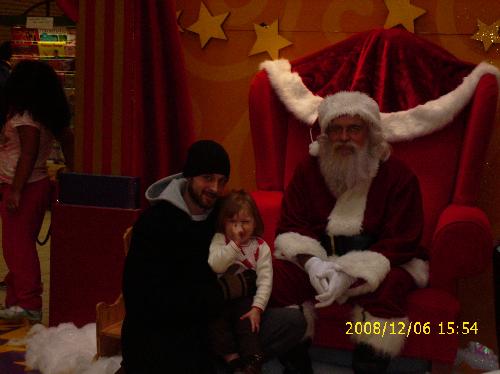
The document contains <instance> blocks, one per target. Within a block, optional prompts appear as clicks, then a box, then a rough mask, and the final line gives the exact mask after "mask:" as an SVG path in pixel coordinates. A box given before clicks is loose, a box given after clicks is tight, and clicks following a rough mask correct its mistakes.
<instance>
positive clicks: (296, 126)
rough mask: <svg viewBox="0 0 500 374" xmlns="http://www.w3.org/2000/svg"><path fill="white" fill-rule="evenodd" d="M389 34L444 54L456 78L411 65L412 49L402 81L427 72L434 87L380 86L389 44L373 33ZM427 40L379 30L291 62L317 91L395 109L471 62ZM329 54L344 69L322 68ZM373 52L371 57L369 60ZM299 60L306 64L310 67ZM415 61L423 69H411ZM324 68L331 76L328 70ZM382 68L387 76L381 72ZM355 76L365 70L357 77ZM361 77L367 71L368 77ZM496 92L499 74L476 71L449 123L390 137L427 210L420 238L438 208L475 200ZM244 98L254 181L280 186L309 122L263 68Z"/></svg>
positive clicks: (300, 152) (432, 57) (429, 96)
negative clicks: (349, 93) (469, 93)
mask: <svg viewBox="0 0 500 374" xmlns="http://www.w3.org/2000/svg"><path fill="white" fill-rule="evenodd" d="M408 34H409V35H408ZM387 35H389V37H388V39H389V40H386V39H387V38H386V37H387ZM394 35H396V37H397V42H398V43H399V42H401V40H403V41H404V48H406V49H408V50H412V47H409V46H412V43H413V44H416V45H417V46H418V48H416V49H417V50H418V51H414V53H415V55H418V59H420V60H423V61H424V62H425V59H426V58H428V59H429V60H428V61H427V63H428V62H429V61H433V63H434V64H435V66H438V67H439V66H441V65H444V62H443V60H444V59H447V64H446V69H448V70H449V71H453V72H454V75H453V76H452V77H449V78H448V79H449V80H451V81H454V84H455V86H453V85H452V86H451V87H450V85H449V84H445V85H443V84H441V83H442V82H441V81H442V79H441V81H440V80H439V79H438V78H439V76H438V75H439V74H440V73H441V71H442V69H439V68H436V74H434V72H433V71H429V69H428V67H426V66H425V64H423V65H421V66H415V61H413V60H412V61H410V60H411V56H409V57H408V60H409V61H410V62H409V64H411V65H410V66H411V74H414V75H415V77H416V78H415V79H414V80H411V79H409V80H407V81H405V82H404V84H405V85H408V84H409V83H412V84H413V86H412V85H411V84H409V86H410V88H409V90H410V91H411V89H412V87H413V89H414V90H417V89H418V90H422V91H425V90H426V88H425V87H421V86H423V85H424V84H423V83H422V82H420V81H419V78H418V77H419V76H422V75H423V76H425V78H422V77H421V78H420V79H421V80H422V79H426V83H425V84H428V85H429V86H430V87H431V86H432V85H435V86H438V87H439V89H434V88H433V87H431V88H432V89H429V90H428V91H429V92H427V93H425V92H424V93H422V92H420V91H419V92H418V95H416V94H414V93H413V94H411V95H409V96H410V97H412V99H413V101H412V100H410V99H408V98H406V97H404V95H399V96H398V97H396V95H395V94H394V92H391V90H395V89H396V88H397V87H395V86H394V82H391V83H390V84H387V85H386V86H387V87H385V88H381V87H380V86H381V83H380V80H383V81H384V80H385V81H387V80H388V77H387V76H386V75H387V69H385V70H384V73H383V74H382V73H381V69H380V64H383V63H386V62H384V61H383V60H384V59H387V58H388V53H387V49H390V48H381V47H380V46H379V44H380V43H381V42H380V41H378V42H377V43H378V44H377V43H375V42H374V41H373V39H377V40H378V39H380V38H384V42H385V43H386V44H385V47H387V45H388V44H391V43H392V39H393V38H394ZM391 38H392V39H391ZM398 43H395V44H398ZM340 44H341V45H340ZM375 44H376V49H377V51H376V53H375V52H373V53H372V52H371V50H372V49H373V48H375V47H373V45H375ZM393 44H394V43H393ZM339 45H340V47H339ZM367 45H368V46H367ZM429 45H430V43H428V42H422V41H421V40H420V39H418V38H417V37H416V36H414V35H413V34H410V33H404V32H401V31H393V32H392V31H391V32H390V31H389V30H385V31H378V30H377V31H375V32H371V33H364V34H361V35H359V36H355V37H353V38H351V40H347V41H346V42H341V43H339V44H338V45H334V46H332V47H329V48H327V49H325V50H323V51H320V52H318V53H316V54H314V55H311V56H306V57H304V58H302V59H300V60H297V61H296V62H291V65H292V70H293V71H296V72H298V73H299V75H300V76H301V78H302V80H303V81H304V83H305V84H306V86H308V88H309V89H310V90H311V91H312V92H314V93H315V94H317V95H319V96H326V94H329V93H334V92H337V91H339V90H341V89H344V90H360V91H364V92H367V93H368V94H370V95H371V96H372V97H374V98H375V99H376V101H377V102H378V103H379V106H380V108H381V111H383V112H395V111H398V110H406V109H408V108H412V107H414V106H416V105H418V104H422V103H424V102H426V101H429V100H433V99H435V98H438V97H440V96H442V95H444V94H446V93H447V92H449V91H451V90H453V89H454V87H456V86H457V85H458V84H459V83H460V82H461V80H462V78H463V77H464V76H466V75H467V74H468V73H469V72H470V71H471V70H472V68H473V66H471V65H469V64H466V63H463V62H460V61H458V60H456V59H455V58H454V57H452V56H451V55H449V54H447V53H443V52H442V51H441V50H440V49H439V48H438V47H436V46H434V45H430V46H429ZM358 46H360V47H359V48H358V49H359V51H358V52H357V55H353V52H352V50H353V49H356V48H357V47H358ZM395 48H396V49H399V45H396V47H395ZM367 49H368V50H369V51H368V52H367V51H366V50H367ZM346 50H348V51H349V53H350V54H351V57H349V56H348V57H344V58H342V59H341V60H342V61H340V62H338V61H337V60H338V59H339V57H337V56H342V52H345V51H346ZM381 50H383V52H381ZM332 51H335V53H333V52H332ZM429 51H430V52H429ZM438 52H439V53H438ZM369 54H373V56H372V57H371V59H368V58H366V55H369ZM436 54H438V55H439V57H440V58H441V60H437V59H436ZM330 55H331V56H333V57H331V58H332V59H334V60H335V59H337V60H336V61H335V63H333V62H332V63H331V65H335V67H336V68H337V70H340V71H341V72H342V74H341V75H340V76H339V75H338V74H336V73H331V72H329V71H328V72H326V73H325V68H324V67H323V65H325V64H328V62H327V61H326V62H325V59H326V58H327V57H329V56H330ZM361 56H364V58H365V60H364V65H363V66H360V64H361V62H360V59H362V57H361ZM450 56H451V57H450ZM349 58H351V59H353V60H354V61H355V62H346V61H345V60H346V59H349ZM415 58H417V57H415ZM373 59H375V62H374V61H372V60H373ZM377 59H378V60H377ZM448 60H449V61H448ZM318 61H321V63H318ZM377 61H378V62H377ZM450 61H451V62H450ZM403 62H404V61H403ZM314 64H316V65H314ZM346 65H347V66H349V67H350V68H349V69H348V70H346V68H344V67H345V66H346ZM351 65H353V66H351ZM304 66H307V69H306V68H305V67H304ZM311 66H318V69H319V70H320V71H319V72H317V73H316V74H314V73H311V71H310V70H308V69H312V68H311ZM450 66H453V68H451V67H450ZM418 68H422V69H427V70H425V71H424V70H422V71H418V70H417V71H414V70H415V69H418ZM403 70H404V67H401V66H400V67H399V70H398V71H396V72H395V73H394V74H395V78H394V79H395V80H398V79H399V78H398V77H400V76H401V75H403V74H404V73H408V72H405V71H403ZM389 72H390V69H389ZM325 74H326V76H328V78H325ZM356 74H357V76H356ZM344 75H348V76H350V79H351V80H349V79H346V78H345V76H344ZM381 75H384V77H380V76H381ZM434 75H436V76H435V79H436V80H435V81H434V82H430V83H429V82H427V80H428V79H430V78H432V77H433V76H434ZM358 76H362V77H363V78H362V79H359V80H356V79H357V77H358ZM311 77H312V78H311ZM366 77H370V79H367V78H366ZM337 78H339V81H340V83H337V82H335V79H337ZM311 79H313V80H314V82H312V81H311ZM318 82H319V83H318ZM325 82H326V83H325ZM415 87H416V88H415ZM497 95H498V86H497V81H496V78H495V77H494V76H493V75H491V74H486V75H484V76H483V77H482V78H481V80H480V82H479V84H478V86H477V88H476V91H475V94H474V96H473V98H472V100H471V102H470V103H469V105H468V106H467V107H466V108H464V109H463V110H462V112H461V113H460V114H459V115H458V116H457V117H456V118H455V119H454V120H453V121H451V122H450V123H449V125H447V126H446V127H444V128H443V129H442V130H440V131H437V132H434V133H432V134H430V135H426V136H423V137H420V138H417V139H413V140H411V141H404V142H399V143H394V144H392V146H393V155H394V156H395V157H397V158H399V159H401V160H403V161H404V162H405V163H406V164H407V165H408V166H409V167H410V168H411V169H412V170H413V171H414V172H415V174H416V175H417V177H418V179H419V182H420V186H421V190H422V194H423V201H424V213H425V230H424V236H423V240H422V244H423V245H424V246H426V247H427V246H428V245H429V243H430V241H431V239H432V234H433V232H434V229H435V226H436V223H437V220H438V218H439V214H440V213H441V212H442V211H443V209H444V208H445V207H446V206H448V205H449V204H452V203H454V204H463V205H475V204H476V201H477V198H478V191H479V185H480V177H481V170H482V165H483V162H484V158H485V153H486V148H487V145H488V143H489V139H490V135H491V132H492V128H493V123H494V116H495V112H496V104H497ZM249 103H250V109H249V110H250V123H251V130H252V138H253V144H254V148H255V153H256V177H257V188H258V189H259V190H277V191H283V190H284V188H285V187H286V185H287V183H288V181H289V180H290V178H291V175H292V173H293V171H294V169H295V166H296V165H297V163H298V161H299V160H301V159H302V158H303V157H305V156H306V154H307V152H308V144H309V142H310V134H309V128H308V127H307V126H306V125H305V124H304V123H302V122H301V121H299V120H298V119H297V118H295V117H294V115H292V114H291V113H290V112H289V111H287V109H286V108H285V107H284V106H283V104H282V102H281V100H280V99H279V98H278V97H277V95H276V94H275V92H274V89H273V87H272V86H271V84H270V83H269V79H268V76H267V73H266V72H265V71H261V72H259V73H258V74H257V75H256V77H255V78H254V80H253V82H252V84H251V87H250V98H249ZM314 131H315V134H317V133H318V129H317V125H316V126H315V128H314Z"/></svg>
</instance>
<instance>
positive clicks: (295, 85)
mask: <svg viewBox="0 0 500 374" xmlns="http://www.w3.org/2000/svg"><path fill="white" fill-rule="evenodd" d="M260 66H261V69H265V70H266V71H267V74H268V77H269V81H270V83H271V85H272V87H273V88H274V90H275V92H276V94H277V95H278V97H279V98H280V100H281V101H282V102H283V104H284V105H285V107H286V108H287V109H288V110H289V111H290V112H291V113H292V114H293V115H294V116H295V117H296V118H298V119H299V120H301V121H303V122H305V123H306V124H308V125H310V126H311V125H312V124H314V122H315V121H316V119H317V118H318V115H317V110H318V107H319V105H320V103H321V100H322V99H321V97H319V96H317V95H314V94H313V93H312V92H311V91H309V89H308V88H307V87H306V86H305V85H304V83H303V82H302V79H301V78H300V76H299V75H298V74H297V73H292V71H291V65H290V63H289V62H288V61H287V60H276V61H265V62H263V63H262V64H261V65H260ZM485 74H493V75H494V76H496V78H497V80H498V81H499V86H500V71H499V70H498V69H497V68H496V67H495V66H493V65H490V64H488V63H486V62H481V63H480V64H479V65H477V66H476V67H475V68H474V70H473V71H472V72H471V73H470V74H469V75H468V76H466V77H465V78H464V80H463V82H462V83H461V84H460V85H459V86H458V87H457V88H455V89H454V90H453V91H451V92H449V93H447V94H445V95H443V96H441V97H439V98H437V99H435V100H431V101H428V102H427V103H425V104H421V105H418V106H416V107H414V108H410V109H408V110H403V111H399V112H394V113H380V117H381V127H382V131H383V134H384V137H385V140H387V141H388V142H398V141H404V140H411V139H415V138H418V137H421V136H424V135H428V134H430V133H433V132H435V131H438V130H440V129H442V128H443V127H445V126H446V125H447V124H448V123H450V122H451V120H452V119H453V118H454V117H455V116H456V115H457V114H458V113H460V111H461V110H462V109H463V108H464V107H465V106H466V105H467V103H468V102H469V101H470V99H471V97H472V95H473V94H474V92H475V90H476V86H477V84H478V82H479V80H480V79H481V77H482V76H483V75H485Z"/></svg>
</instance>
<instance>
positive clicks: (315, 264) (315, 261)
mask: <svg viewBox="0 0 500 374" xmlns="http://www.w3.org/2000/svg"><path fill="white" fill-rule="evenodd" d="M304 270H305V271H306V272H307V274H309V280H310V282H311V285H312V286H313V287H314V289H315V290H316V292H317V293H318V294H323V293H325V292H327V290H328V282H327V279H324V276H320V274H325V273H326V272H328V271H329V270H334V267H333V263H332V262H329V261H323V260H321V259H319V258H318V257H311V258H310V259H309V260H307V261H306V262H305V264H304Z"/></svg>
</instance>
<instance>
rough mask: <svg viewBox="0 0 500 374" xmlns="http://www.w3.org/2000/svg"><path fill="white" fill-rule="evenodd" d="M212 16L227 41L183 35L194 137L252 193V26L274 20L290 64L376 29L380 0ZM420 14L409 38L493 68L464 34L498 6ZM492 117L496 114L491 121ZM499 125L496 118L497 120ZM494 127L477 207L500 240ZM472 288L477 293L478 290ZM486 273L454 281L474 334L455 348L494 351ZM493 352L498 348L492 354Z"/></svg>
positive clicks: (497, 54) (186, 16) (218, 3)
mask: <svg viewBox="0 0 500 374" xmlns="http://www.w3.org/2000/svg"><path fill="white" fill-rule="evenodd" d="M204 3H205V5H206V6H207V8H208V9H209V10H210V12H211V13H212V14H213V15H218V14H222V13H225V12H230V15H229V17H228V18H227V19H226V21H225V23H224V24H223V29H224V31H225V34H226V36H227V40H219V39H212V40H210V41H209V42H208V44H207V45H206V46H205V48H204V49H201V47H200V42H199V38H198V35H197V34H194V33H192V32H190V31H187V30H184V32H183V33H182V34H181V40H182V44H183V47H184V55H185V60H186V67H187V71H188V80H189V86H190V90H191V95H192V100H193V110H194V118H195V126H196V134H197V136H198V138H213V139H216V140H218V141H220V142H222V144H223V145H224V146H225V147H226V149H227V150H228V152H229V153H230V156H231V160H232V164H233V172H232V176H231V182H230V187H244V188H246V189H250V190H251V189H253V188H255V182H254V179H255V164H254V160H253V147H252V142H251V138H250V129H249V119H248V105H247V95H248V86H249V82H250V80H251V78H252V76H253V75H254V74H255V72H256V71H257V69H258V66H259V63H260V62H262V61H264V60H266V59H269V58H270V57H269V56H268V55H267V54H266V53H261V54H258V55H254V56H250V57H249V56H248V53H249V51H250V50H251V49H252V46H253V44H254V42H255V39H256V34H255V32H254V28H253V24H254V23H256V24H260V23H262V22H265V23H267V24H271V23H272V22H273V21H274V20H276V19H278V18H279V22H280V27H279V30H280V35H282V36H283V37H285V38H286V39H288V40H289V41H291V42H292V43H293V45H291V46H289V47H287V48H284V49H282V50H281V53H280V57H281V58H287V59H294V58H297V57H300V56H303V55H305V54H308V53H310V52H314V51H317V50H319V49H321V48H323V47H326V46H328V45H330V44H333V43H336V42H338V41H340V40H343V39H345V38H347V37H349V36H350V35H352V34H353V33H357V32H360V31H365V30H369V29H373V28H379V27H383V26H384V23H385V20H386V17H387V15H388V10H387V7H386V5H385V3H384V1H382V0H350V1H347V0H333V1H332V0H314V1H305V0H304V1H301V0H288V1H285V0H226V1H222V0H205V1H204ZM411 3H412V4H414V5H415V6H418V7H420V8H423V9H425V10H427V13H426V14H424V15H423V16H421V17H420V18H418V19H417V20H416V21H415V22H414V25H415V33H416V34H417V35H419V36H421V37H423V38H425V39H427V40H429V41H431V42H433V43H435V44H438V45H440V46H442V47H444V48H445V49H447V50H448V51H450V52H451V53H453V54H454V55H455V56H457V57H458V58H460V59H462V60H466V61H470V62H474V63H478V62H480V61H488V62H490V63H492V64H494V65H496V66H497V67H500V44H494V45H493V46H492V47H491V48H490V49H489V51H488V52H485V51H484V49H483V44H482V43H481V42H479V41H475V40H472V39H471V38H470V37H471V36H472V35H473V34H474V33H475V32H476V31H477V27H476V25H477V19H480V20H481V21H483V22H484V23H486V24H488V25H490V24H492V23H493V22H495V21H500V1H493V0H489V1H488V0H476V1H471V0H455V1H453V0H449V1H445V0H412V1H411ZM176 4H177V7H176V8H177V10H178V11H182V13H181V15H180V17H179V20H178V22H179V25H180V26H181V27H182V28H184V29H186V28H187V27H189V26H191V25H192V24H193V23H194V22H195V21H196V20H197V18H198V10H199V6H200V2H199V1H193V0H191V1H190V0H177V1H176ZM499 118H500V116H499ZM499 122H500V121H499ZM499 171H500V128H499V127H498V126H497V130H496V131H495V133H494V135H493V139H492V141H491V146H490V148H489V152H488V161H487V163H486V165H485V175H484V180H483V182H482V189H481V198H480V206H481V207H482V208H483V209H484V210H485V211H486V213H487V215H488V216H489V218H490V220H491V223H492V226H493V231H494V235H495V237H500V193H499V192H498V191H500V172H499ZM478 290H480V291H481V292H478ZM491 295H492V280H491V269H490V271H489V272H488V273H487V274H485V275H482V276H480V277H476V278H472V279H468V280H464V281H463V282H461V284H460V297H461V299H462V304H463V305H464V308H463V312H462V318H463V320H464V321H471V322H472V321H479V324H480V332H479V336H478V337H475V336H465V337H463V338H462V343H463V344H465V342H467V341H469V340H479V341H481V342H482V343H483V344H486V345H488V346H489V347H492V348H495V350H496V342H495V335H494V326H495V324H494V315H493V299H492V296H491ZM496 351H497V352H498V350H496Z"/></svg>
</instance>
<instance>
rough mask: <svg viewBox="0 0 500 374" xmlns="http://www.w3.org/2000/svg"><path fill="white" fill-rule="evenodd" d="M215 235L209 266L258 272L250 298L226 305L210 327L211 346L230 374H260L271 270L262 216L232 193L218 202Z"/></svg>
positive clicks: (246, 199)
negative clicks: (261, 336) (263, 316)
mask: <svg viewBox="0 0 500 374" xmlns="http://www.w3.org/2000/svg"><path fill="white" fill-rule="evenodd" d="M217 231H218V232H217V233H216V234H215V235H214V237H213V239H212V243H211V245H210V254H209V257H208V263H209V264H210V266H211V268H212V270H213V271H214V272H216V273H219V274H222V273H225V272H232V273H234V274H237V273H240V272H242V271H244V270H246V269H253V270H255V271H256V273H257V280H256V285H257V291H256V293H255V296H253V297H246V298H240V299H236V300H231V301H228V302H227V304H226V307H225V309H224V311H223V313H222V316H221V318H219V319H218V320H217V321H216V322H215V323H214V324H213V325H212V326H211V336H212V338H213V340H212V346H213V349H214V351H215V353H216V354H217V355H219V356H221V357H223V358H224V360H225V361H226V363H228V365H229V367H230V368H231V369H232V370H233V372H235V373H248V374H250V373H251V374H253V373H260V369H261V366H262V362H263V359H264V358H263V355H262V350H261V347H260V342H259V335H258V332H259V328H260V320H261V314H262V312H263V311H264V310H265V308H266V305H267V302H268V301H269V296H270V294H271V289H272V280H273V268H272V259H271V251H270V249H269V246H268V245H267V244H266V242H265V241H264V240H262V239H261V238H260V237H259V235H262V233H263V231H264V225H263V223H262V218H261V216H260V214H259V211H258V209H257V206H256V204H255V202H254V200H253V199H252V197H251V196H250V195H249V194H248V193H246V192H245V191H243V190H240V191H233V192H231V193H230V194H229V195H228V196H227V197H225V198H224V200H223V202H222V204H221V210H220V213H219V219H218V223H217Z"/></svg>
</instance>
